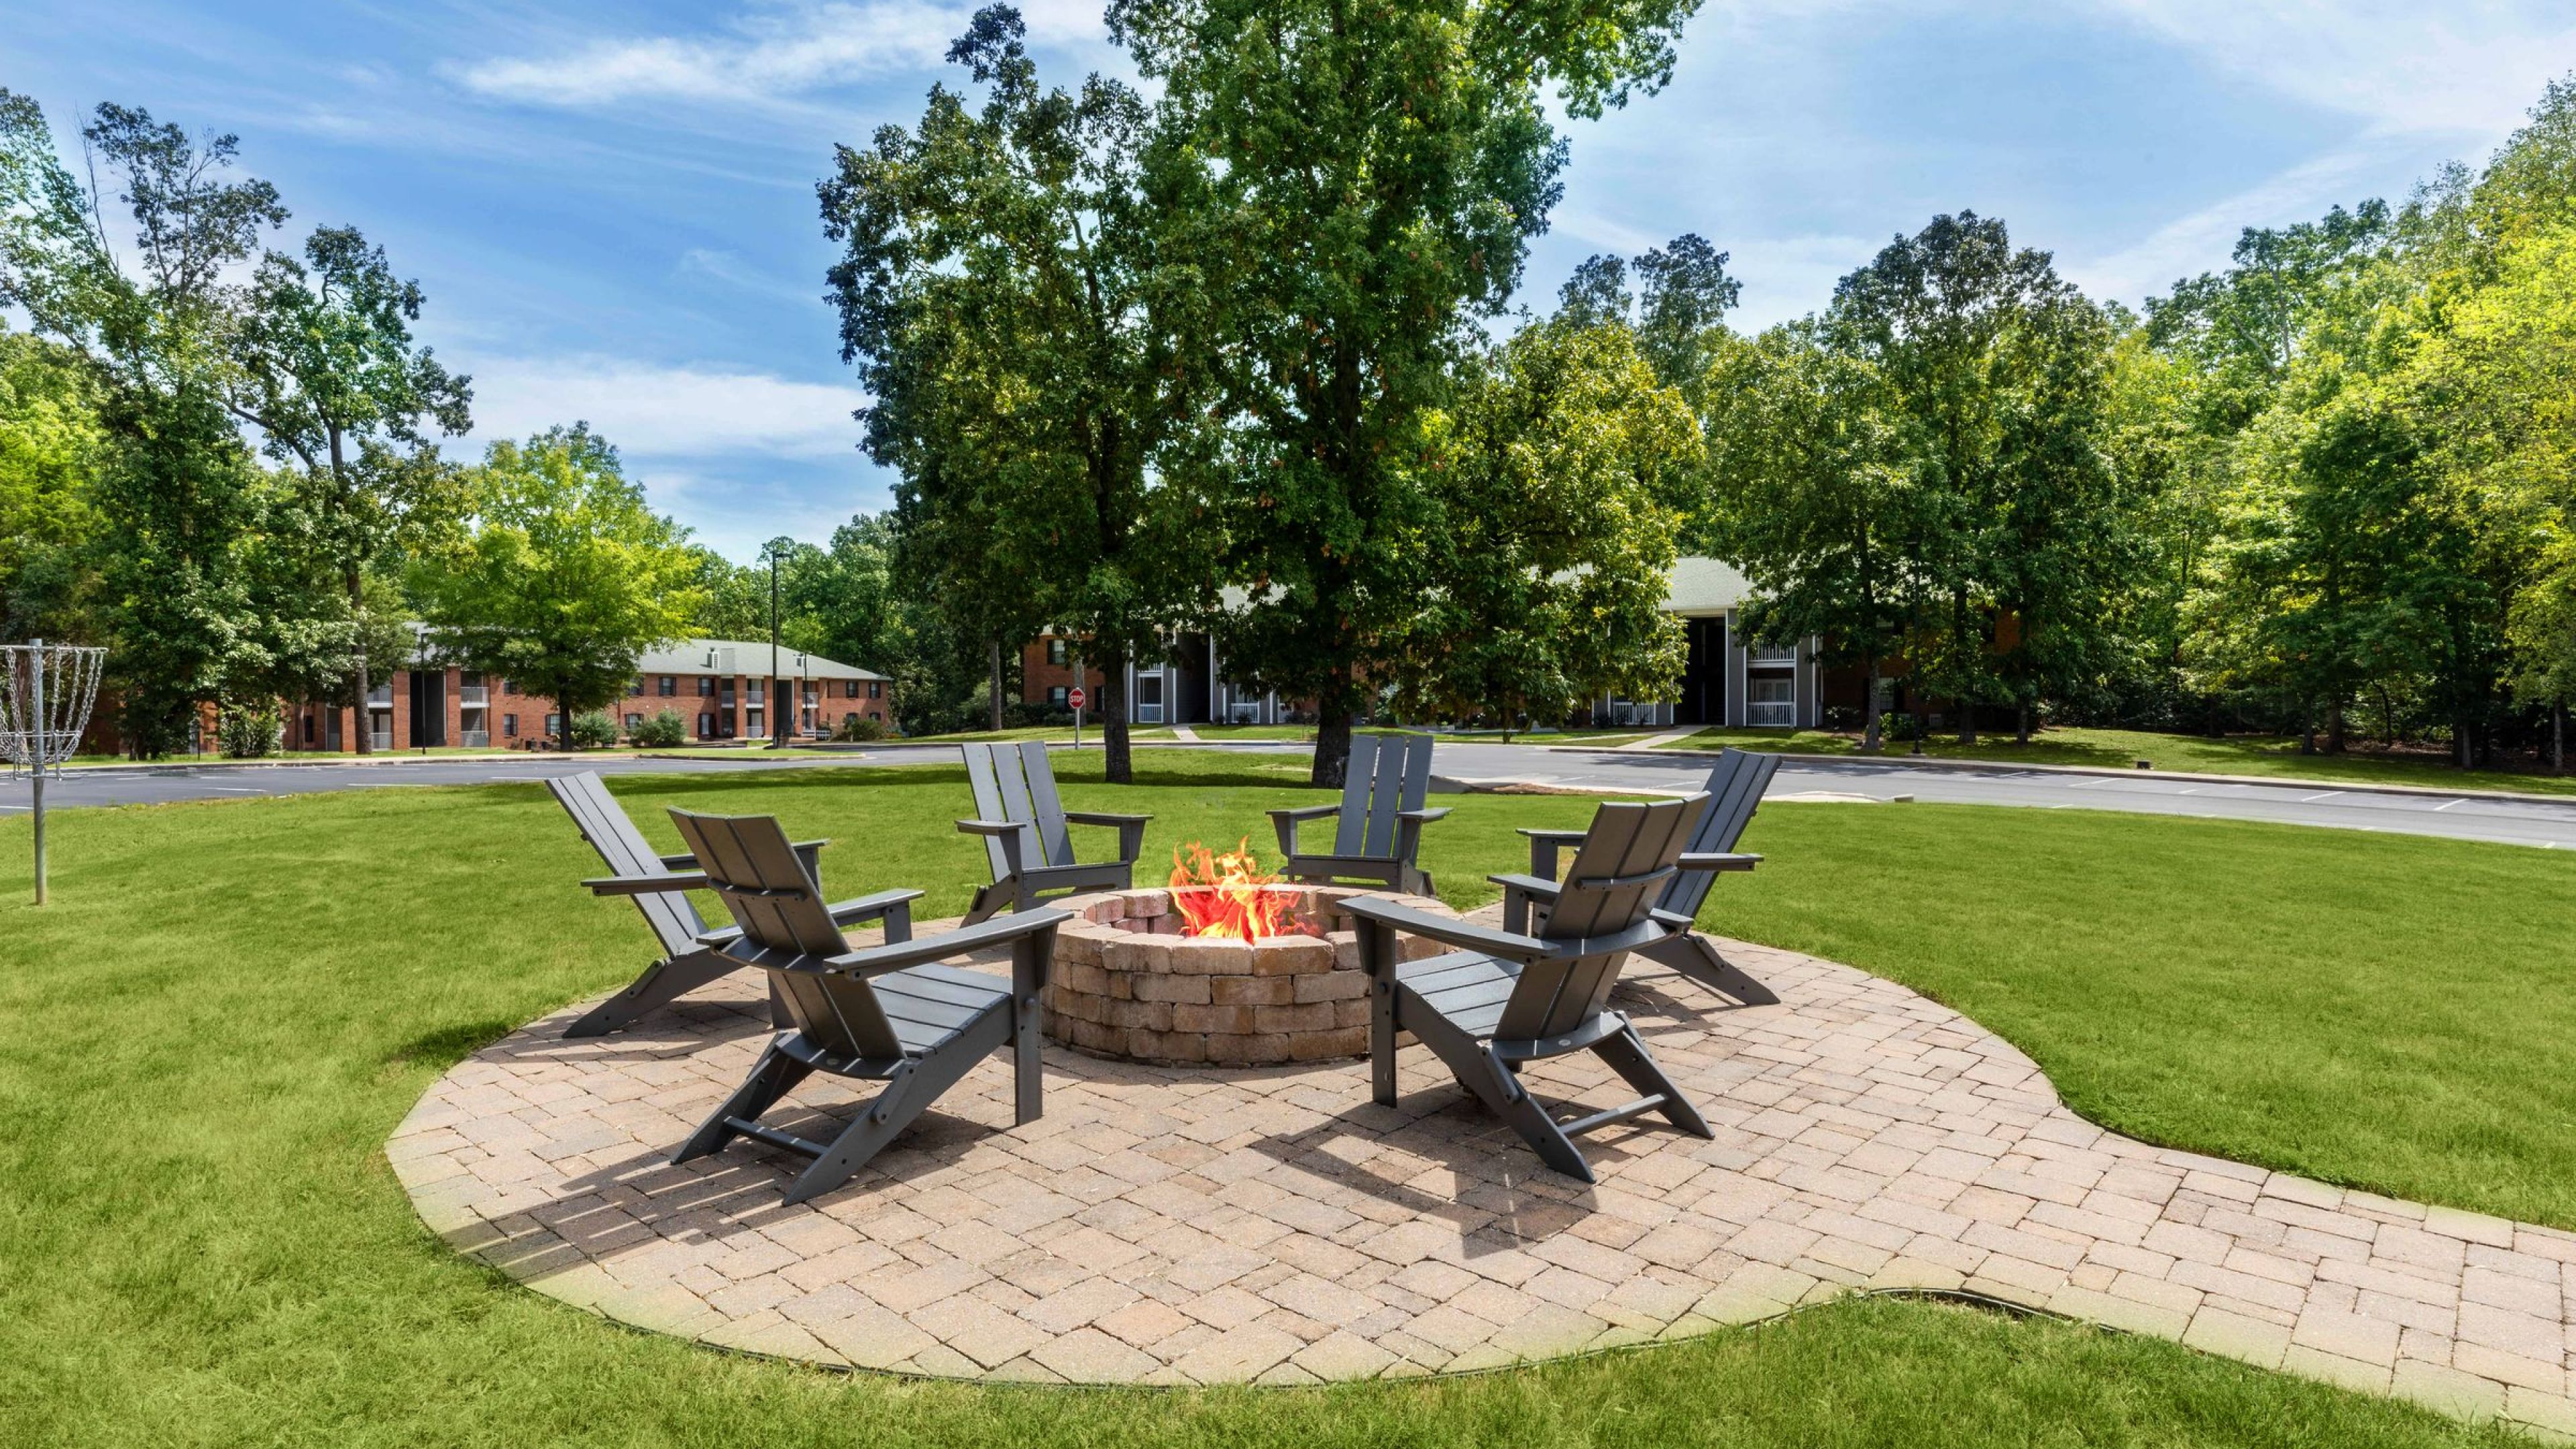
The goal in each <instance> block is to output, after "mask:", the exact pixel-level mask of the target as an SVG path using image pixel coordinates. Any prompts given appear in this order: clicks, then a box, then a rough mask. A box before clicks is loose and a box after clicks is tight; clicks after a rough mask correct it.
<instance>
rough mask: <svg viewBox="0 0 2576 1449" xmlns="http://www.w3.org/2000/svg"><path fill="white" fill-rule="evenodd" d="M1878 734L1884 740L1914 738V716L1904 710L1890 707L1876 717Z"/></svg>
mask: <svg viewBox="0 0 2576 1449" xmlns="http://www.w3.org/2000/svg"><path fill="white" fill-rule="evenodd" d="M1878 735H1879V738H1880V739H1886V740H1910V739H1913V738H1914V716H1913V715H1912V714H1911V713H1910V712H1908V711H1905V710H1901V709H1891V710H1888V711H1886V712H1885V713H1883V714H1881V715H1879V717H1878Z"/></svg>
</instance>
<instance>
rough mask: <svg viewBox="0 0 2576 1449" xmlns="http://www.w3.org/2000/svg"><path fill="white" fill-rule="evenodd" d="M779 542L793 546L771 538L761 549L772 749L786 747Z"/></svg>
mask: <svg viewBox="0 0 2576 1449" xmlns="http://www.w3.org/2000/svg"><path fill="white" fill-rule="evenodd" d="M781 544H786V545H788V546H789V547H793V546H794V544H793V541H792V540H789V539H784V538H773V539H771V540H770V541H769V542H768V544H767V545H766V546H764V547H763V549H762V550H761V551H762V552H764V553H766V554H768V555H769V709H768V715H769V718H768V721H767V723H768V725H769V747H770V748H771V749H773V750H783V749H785V748H787V746H786V744H785V743H784V740H785V736H784V735H783V734H781V733H780V731H779V728H778V716H779V708H778V555H779V554H780V553H781V552H782V551H783V550H782V549H781V548H780V547H779V546H780V545H781Z"/></svg>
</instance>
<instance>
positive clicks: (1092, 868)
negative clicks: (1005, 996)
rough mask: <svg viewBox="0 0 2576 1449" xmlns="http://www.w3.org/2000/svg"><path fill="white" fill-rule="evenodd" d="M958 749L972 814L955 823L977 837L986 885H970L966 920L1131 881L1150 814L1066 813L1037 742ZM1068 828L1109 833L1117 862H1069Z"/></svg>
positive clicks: (1029, 907)
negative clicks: (989, 873)
mask: <svg viewBox="0 0 2576 1449" xmlns="http://www.w3.org/2000/svg"><path fill="white" fill-rule="evenodd" d="M958 750H959V752H960V753H961V754H962V755H963V757H964V758H965V761H966V782H967V785H968V786H969V787H970V788H971V789H972V790H973V791H974V794H975V814H976V818H975V819H973V820H960V821H958V822H957V828H958V829H959V830H961V831H964V832H965V833H967V834H969V835H975V836H980V837H982V839H983V841H984V856H985V861H986V863H987V864H989V865H990V866H991V867H992V869H993V883H992V884H991V885H987V886H982V887H979V888H977V890H976V892H975V899H974V900H973V901H972V902H971V903H970V904H969V905H968V906H967V908H966V924H968V925H970V926H971V925H973V924H975V923H976V922H978V921H983V920H988V919H990V918H991V917H992V915H993V913H994V912H996V911H999V910H1001V909H1002V908H1003V907H1004V906H1009V907H1010V908H1011V909H1013V910H1017V911H1026V910H1033V909H1035V908H1036V907H1037V906H1038V905H1039V904H1040V903H1041V902H1043V901H1045V900H1047V899H1048V898H1050V897H1062V896H1065V895H1068V894H1072V893H1075V892H1079V891H1099V890H1126V889H1128V888H1129V887H1130V886H1132V885H1133V884H1134V883H1135V868H1136V856H1137V854H1138V853H1139V852H1140V851H1142V850H1143V849H1144V846H1145V825H1146V822H1147V821H1149V820H1151V819H1152V818H1153V817H1152V816H1149V815H1112V814H1103V813H1100V812H1098V811H1073V812H1070V813H1068V812H1067V811H1066V810H1065V808H1064V801H1063V799H1062V797H1060V796H1059V795H1058V794H1057V793H1056V788H1055V767H1054V765H1052V764H1050V763H1049V762H1048V759H1047V747H1046V742H1045V741H1043V740H1024V741H1022V742H1020V743H1018V744H968V745H960V746H958ZM1069 825H1093V826H1105V827H1109V828H1113V829H1115V830H1117V832H1118V859H1116V860H1114V861H1081V860H1077V859H1075V858H1074V850H1073V833H1072V831H1071V830H1070V829H1068V828H1067V827H1068V826H1069Z"/></svg>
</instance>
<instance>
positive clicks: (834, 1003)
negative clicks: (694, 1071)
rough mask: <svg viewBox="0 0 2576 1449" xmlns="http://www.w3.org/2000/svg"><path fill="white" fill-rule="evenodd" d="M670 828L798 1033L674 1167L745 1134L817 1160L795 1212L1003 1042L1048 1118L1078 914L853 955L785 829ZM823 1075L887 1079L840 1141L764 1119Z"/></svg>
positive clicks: (1028, 1104)
mask: <svg viewBox="0 0 2576 1449" xmlns="http://www.w3.org/2000/svg"><path fill="white" fill-rule="evenodd" d="M671 818H672V820H673V821H674V822H676V823H677V824H678V825H679V827H680V834H681V835H682V837H684V838H685V839H687V840H688V842H689V845H690V849H691V851H692V853H693V854H694V855H695V856H696V857H697V860H698V863H699V868H700V869H701V870H702V871H703V872H704V873H705V875H706V877H707V880H708V883H709V884H710V886H711V887H712V888H713V889H714V890H715V891H716V892H717V894H718V895H720V896H722V897H723V899H724V902H725V905H726V907H727V908H728V909H729V910H731V911H732V912H733V916H734V920H735V923H736V926H737V929H738V934H732V935H729V936H728V937H726V938H725V939H724V940H723V944H722V946H721V948H720V949H721V951H722V953H723V954H724V955H725V956H727V957H728V958H730V959H732V960H734V961H737V962H740V963H742V964H746V965H752V966H757V967H759V968H760V969H762V970H763V971H765V972H767V973H768V975H769V979H770V984H771V987H772V989H773V991H774V993H775V995H776V998H777V1000H778V1001H779V1002H780V1004H781V1005H782V1006H783V1008H784V1009H785V1011H786V1012H787V1015H788V1019H789V1022H790V1024H791V1028H792V1029H790V1030H787V1031H784V1032H781V1033H780V1034H779V1035H778V1036H777V1037H776V1038H775V1039H773V1040H772V1041H771V1042H770V1044H769V1049H768V1050H766V1051H764V1052H763V1053H762V1054H761V1057H760V1060H759V1061H758V1062H757V1063H756V1064H754V1066H753V1067H752V1071H751V1075H750V1077H749V1078H748V1079H746V1080H745V1081H744V1082H743V1084H742V1086H741V1087H740V1088H739V1089H737V1090H736V1091H735V1092H734V1094H733V1096H731V1097H730V1098H728V1099H726V1101H725V1103H724V1105H723V1106H721V1107H719V1108H717V1109H716V1111H715V1114H714V1115H713V1116H711V1117H709V1118H708V1119H707V1121H706V1123H705V1125H704V1126H701V1127H700V1128H699V1129H698V1130H697V1132H696V1133H695V1134H693V1135H692V1136H691V1137H690V1138H689V1140H688V1141H687V1142H685V1143H683V1144H681V1146H680V1149H679V1151H678V1152H677V1153H675V1154H673V1156H672V1159H671V1160H672V1161H673V1162H675V1163H677V1162H686V1161H689V1160H690V1159H691V1158H695V1157H703V1156H705V1155H707V1154H708V1153H711V1152H719V1151H722V1150H723V1149H724V1147H725V1145H726V1144H727V1143H729V1142H731V1141H732V1140H733V1139H734V1138H736V1137H750V1138H752V1139H753V1140H755V1141H758V1142H763V1143H767V1144H769V1145H770V1146H773V1147H783V1148H785V1149H787V1150H789V1151H793V1152H800V1153H804V1154H806V1155H808V1156H810V1157H812V1158H813V1159H814V1161H813V1164H812V1165H811V1166H809V1167H807V1168H806V1169H805V1170H804V1172H803V1173H801V1174H800V1175H799V1176H798V1177H797V1178H796V1180H795V1182H794V1183H793V1184H791V1185H790V1186H789V1187H788V1190H787V1200H788V1201H789V1202H791V1203H793V1202H802V1201H804V1200H805V1199H807V1198H810V1197H812V1196H814V1195H815V1194H817V1193H823V1192H829V1191H831V1190H832V1189H833V1188H835V1187H838V1186H840V1185H841V1184H842V1183H844V1182H847V1181H849V1179H850V1176H851V1174H853V1173H855V1172H857V1171H858V1170H859V1169H860V1168H861V1167H863V1166H865V1165H866V1164H867V1162H868V1160H869V1159H870V1158H872V1157H874V1156H875V1155H876V1154H877V1152H878V1151H880V1150H881V1149H883V1148H884V1147H885V1145H886V1144H887V1143H889V1142H892V1141H893V1140H894V1139H895V1136H896V1135H897V1134H898V1133H900V1132H902V1131H903V1130H904V1129H905V1128H906V1127H908V1126H910V1125H911V1124H912V1122H913V1121H914V1120H916V1119H917V1118H919V1117H920V1115H921V1114H922V1113H923V1112H924V1111H926V1110H928V1109H929V1107H930V1104H931V1103H933V1102H935V1101H937V1100H938V1099H939V1097H940V1096H941V1095H942V1094H943V1093H945V1092H946V1091H947V1090H948V1089H949V1088H950V1087H952V1086H955V1085H956V1084H957V1083H958V1082H959V1081H961V1080H963V1079H964V1077H965V1075H966V1073H967V1072H969V1071H971V1070H972V1069H973V1068H974V1066H975V1064H976V1063H977V1062H978V1061H980V1060H982V1059H983V1058H984V1057H986V1056H988V1055H990V1054H991V1053H993V1052H995V1051H998V1050H1001V1049H1003V1048H1005V1047H1008V1048H1010V1050H1011V1053H1012V1067H1013V1073H1014V1075H1015V1077H1016V1078H1017V1092H1016V1094H1015V1095H1016V1111H1017V1120H1018V1122H1019V1123H1023V1124H1024V1123H1028V1122H1031V1121H1034V1120H1036V1119H1037V1116H1038V1114H1039V1112H1040V1111H1041V1110H1042V1109H1043V1106H1044V1100H1043V1095H1042V1087H1043V1084H1042V1082H1041V1080H1040V1078H1039V1075H1038V998H1039V995H1040V993H1041V992H1043V991H1044V990H1045V988H1046V977H1047V970H1048V966H1049V964H1050V963H1051V961H1052V960H1053V958H1054V955H1055V932H1056V925H1057V923H1059V922H1061V921H1063V920H1064V919H1065V914H1064V912H1062V911H1055V910H1044V909H1037V910H1024V911H1021V912H1018V913H1017V914H1015V915H1013V916H1012V917H1011V918H1010V919H1009V920H1008V921H992V922H985V923H982V924H979V925H974V926H968V927H964V928H961V929H959V930H955V931H950V932H947V933H945V934H944V935H940V936H936V937H932V938H930V939H927V940H921V941H912V940H905V941H899V942H898V941H889V942H888V943H886V944H885V945H882V946H874V947H870V948H868V949H867V950H864V951H853V950H851V949H850V943H849V941H848V940H847V939H846V938H844V937H843V936H842V934H841V929H840V926H839V924H838V923H837V922H835V921H834V920H833V919H832V916H831V913H830V912H829V911H828V910H827V909H825V908H824V906H823V905H822V892H821V890H820V889H819V888H818V887H816V886H815V884H814V882H813V880H812V878H811V877H810V876H808V875H807V874H806V873H805V871H804V868H803V867H802V866H801V865H800V864H798V862H797V860H796V858H795V854H794V852H793V850H792V849H790V848H789V846H788V844H787V835H786V832H784V831H782V830H780V829H779V828H778V822H777V821H776V820H774V819H771V818H769V817H767V816H726V815H696V814H691V813H690V812H688V811H685V810H674V811H672V812H671ZM711 939H712V938H711ZM1000 946H1008V947H1009V948H1010V951H1011V978H1010V980H1008V981H1004V980H1002V979H1000V978H999V977H996V976H991V975H987V974H985V973H984V972H981V971H970V970H965V969H963V968H960V967H956V966H952V965H949V964H946V963H947V960H948V958H951V957H956V956H960V955H965V954H968V953H970V952H978V951H983V950H987V949H991V948H995V947H1000ZM817 1071H820V1072H824V1073H827V1074H830V1075H833V1076H839V1077H848V1078H853V1079H857V1080H865V1081H881V1082H884V1083H885V1084H886V1085H885V1087H884V1089H883V1090H882V1091H881V1092H879V1093H878V1094H877V1097H876V1099H875V1100H874V1101H872V1102H870V1103H869V1104H868V1106H867V1107H866V1108H865V1109H864V1110H863V1111H862V1112H861V1113H860V1114H859V1116H858V1117H857V1118H856V1119H855V1120H853V1121H852V1122H850V1123H849V1124H848V1125H847V1126H845V1127H843V1128H842V1129H841V1130H840V1132H839V1133H838V1134H837V1135H836V1136H834V1137H833V1139H832V1140H831V1141H830V1142H828V1143H818V1142H811V1141H808V1140H806V1139H804V1138H800V1137H797V1136H795V1135H793V1134H790V1133H785V1132H781V1131H779V1130H778V1129H776V1128H772V1127H767V1126H764V1125H762V1123H761V1121H760V1117H761V1114H762V1113H764V1112H766V1111H768V1110H769V1109H770V1108H771V1107H772V1106H774V1105H776V1103H777V1102H778V1100H779V1099H780V1098H781V1097H784V1096H785V1095H786V1094H787V1093H788V1092H789V1091H790V1090H791V1089H793V1088H794V1087H795V1086H796V1084H797V1083H798V1082H801V1081H803V1080H804V1079H805V1077H806V1076H807V1075H809V1074H811V1073H813V1072H817Z"/></svg>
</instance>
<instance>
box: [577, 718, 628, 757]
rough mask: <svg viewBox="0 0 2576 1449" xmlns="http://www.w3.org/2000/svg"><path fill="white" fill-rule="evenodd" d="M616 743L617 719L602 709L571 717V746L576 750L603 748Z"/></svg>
mask: <svg viewBox="0 0 2576 1449" xmlns="http://www.w3.org/2000/svg"><path fill="white" fill-rule="evenodd" d="M616 743H617V720H616V717H615V716H613V715H611V714H610V713H609V712H608V711H606V710H604V709H594V710H591V711H590V712H589V713H587V714H577V715H574V716H573V717H572V747H573V748H574V749H576V750H604V749H606V748H608V747H609V746H610V745H613V744H616Z"/></svg>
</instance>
